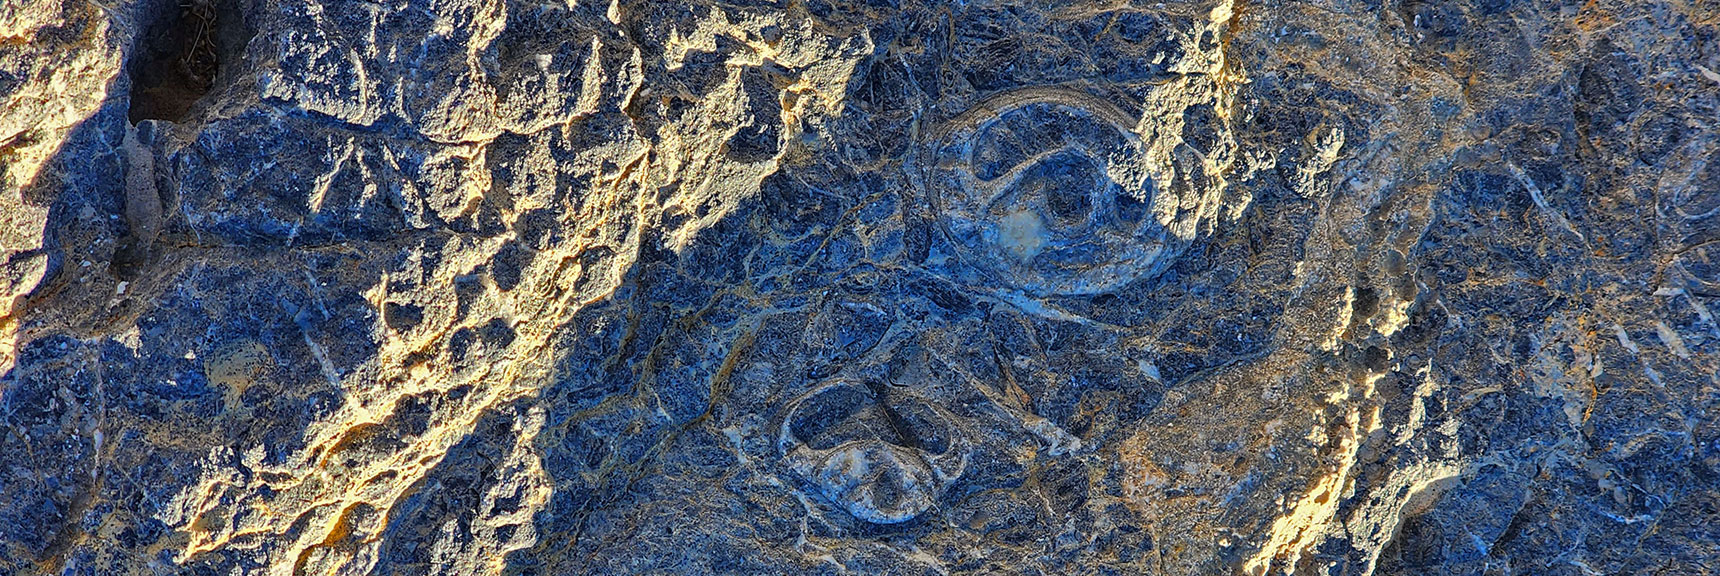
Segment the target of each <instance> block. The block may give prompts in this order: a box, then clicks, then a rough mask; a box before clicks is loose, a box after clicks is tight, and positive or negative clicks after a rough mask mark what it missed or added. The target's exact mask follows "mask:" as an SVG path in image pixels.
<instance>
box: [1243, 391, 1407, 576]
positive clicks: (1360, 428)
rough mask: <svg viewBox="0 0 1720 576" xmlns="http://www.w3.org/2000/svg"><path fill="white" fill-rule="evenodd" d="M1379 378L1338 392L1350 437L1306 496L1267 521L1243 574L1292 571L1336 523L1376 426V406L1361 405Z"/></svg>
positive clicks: (1260, 575)
mask: <svg viewBox="0 0 1720 576" xmlns="http://www.w3.org/2000/svg"><path fill="white" fill-rule="evenodd" d="M1383 376H1384V375H1383V374H1370V375H1368V376H1365V377H1363V378H1362V379H1361V388H1360V389H1359V390H1350V389H1347V390H1346V391H1345V392H1344V393H1342V394H1341V395H1342V396H1344V397H1347V398H1349V399H1350V400H1351V401H1350V404H1351V408H1350V411H1349V413H1348V414H1347V415H1346V416H1345V424H1346V425H1347V426H1348V429H1349V430H1350V434H1346V435H1343V436H1342V437H1340V438H1338V446H1337V450H1336V454H1335V455H1334V456H1333V457H1332V461H1333V463H1332V464H1331V466H1330V468H1328V470H1329V471H1328V472H1327V473H1326V474H1325V475H1323V476H1320V477H1319V478H1317V479H1315V480H1314V482H1313V483H1312V486H1311V487H1310V488H1309V489H1308V492H1307V493H1306V494H1305V495H1303V496H1302V498H1301V499H1300V500H1298V501H1297V502H1296V504H1295V505H1294V506H1292V507H1291V508H1290V510H1289V511H1288V512H1287V513H1285V514H1284V515H1282V516H1279V517H1278V519H1277V520H1274V521H1273V522H1272V533H1271V534H1272V535H1271V537H1269V538H1268V539H1267V541H1266V544H1265V545H1263V546H1262V547H1261V548H1260V552H1258V553H1256V554H1255V555H1254V556H1252V557H1250V558H1249V559H1248V561H1247V562H1244V563H1243V572H1244V573H1246V574H1249V575H1250V576H1264V575H1266V574H1269V573H1271V572H1272V569H1273V568H1274V567H1277V568H1280V569H1281V573H1284V574H1290V573H1293V572H1294V571H1295V569H1296V565H1297V562H1299V561H1300V560H1301V557H1302V554H1303V553H1304V552H1306V551H1307V550H1308V549H1309V548H1310V547H1312V546H1314V545H1315V544H1318V543H1320V541H1322V540H1324V539H1325V536H1326V533H1327V530H1328V529H1329V528H1330V527H1331V526H1332V524H1333V523H1334V522H1335V520H1336V516H1337V513H1338V504H1339V502H1340V501H1342V499H1343V498H1344V497H1345V495H1346V492H1348V491H1349V490H1350V488H1351V485H1352V483H1353V480H1354V477H1353V475H1352V474H1353V472H1354V470H1355V467H1356V455H1357V453H1358V452H1359V451H1360V448H1361V444H1362V441H1363V440H1365V439H1366V438H1367V437H1368V436H1369V435H1370V434H1373V432H1374V431H1375V430H1378V429H1379V427H1380V409H1379V407H1378V406H1373V407H1364V404H1365V403H1364V402H1363V401H1365V400H1367V399H1370V398H1372V397H1373V396H1374V390H1375V387H1374V384H1375V383H1376V382H1378V381H1379V379H1380V378H1382V377H1383ZM1346 388H1349V387H1348V386H1346Z"/></svg>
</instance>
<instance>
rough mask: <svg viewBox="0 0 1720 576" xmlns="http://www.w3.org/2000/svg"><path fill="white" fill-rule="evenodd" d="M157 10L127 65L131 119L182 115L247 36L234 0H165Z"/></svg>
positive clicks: (204, 91)
mask: <svg viewBox="0 0 1720 576" xmlns="http://www.w3.org/2000/svg"><path fill="white" fill-rule="evenodd" d="M153 12H154V14H151V15H150V16H149V17H150V18H152V21H151V23H150V24H148V25H146V26H145V28H144V32H143V33H142V34H141V35H139V37H138V41H137V47H136V51H135V52H134V53H133V54H132V58H131V62H130V63H129V66H128V70H127V73H128V74H129V75H130V77H131V81H132V86H131V108H130V111H129V113H128V116H129V117H130V118H131V122H132V123H133V124H135V123H137V122H140V121H143V120H169V121H174V122H178V121H180V120H182V119H184V118H185V116H186V114H187V113H189V112H190V111H191V107H192V105H194V104H196V103H197V101H198V100H200V99H202V98H203V95H205V94H208V93H209V90H210V88H212V87H214V85H215V81H216V78H217V76H218V75H219V74H220V73H221V71H222V68H223V65H224V63H226V64H231V58H227V57H226V55H228V54H232V53H236V52H238V51H239V49H241V48H242V47H243V42H244V41H245V39H244V38H242V37H241V36H240V30H241V29H242V28H243V23H242V20H243V18H242V17H241V15H240V14H239V12H238V7H237V3H236V0H165V1H162V2H160V3H159V4H158V6H157V7H156V8H155V9H154V10H153Z"/></svg>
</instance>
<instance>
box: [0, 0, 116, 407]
mask: <svg viewBox="0 0 1720 576" xmlns="http://www.w3.org/2000/svg"><path fill="white" fill-rule="evenodd" d="M61 8H62V6H61V5H60V4H59V3H57V2H25V3H22V4H18V3H13V2H6V3H5V5H4V6H0V45H19V46H31V45H32V44H33V43H35V42H37V39H36V33H37V31H39V30H42V29H45V28H52V27H61V26H71V25H72V23H70V22H68V21H67V19H68V17H75V16H76V15H77V13H78V12H93V11H94V10H96V7H95V5H94V4H93V3H92V4H76V3H73V4H68V5H67V6H65V7H64V8H65V9H66V12H64V13H62V11H61ZM85 16H88V17H89V21H90V22H91V24H90V25H89V27H88V28H86V29H84V30H83V31H82V32H83V37H81V38H79V39H78V40H77V42H78V45H77V46H66V47H65V50H64V53H63V54H60V55H56V57H55V60H57V62H56V63H55V65H52V66H46V67H45V68H44V70H45V71H46V72H47V74H48V77H47V80H46V81H44V82H24V83H22V84H21V85H20V86H19V87H18V88H17V89H16V91H14V92H12V93H11V94H8V95H6V96H5V98H4V99H3V100H0V262H4V261H6V260H7V259H9V258H11V257H12V256H13V255H14V254H16V253H19V252H24V251H28V250H35V249H39V248H41V247H42V243H41V240H42V234H43V233H44V232H45V230H44V226H45V225H46V223H47V221H48V206H47V205H46V204H38V203H35V202H30V201H27V200H25V198H24V191H25V190H27V189H28V188H29V187H30V186H31V185H33V184H34V183H35V182H36V180H37V179H38V177H39V176H40V175H41V174H40V171H41V169H42V166H43V165H44V164H46V163H47V161H48V160H49V159H50V158H52V157H53V156H54V155H55V154H57V153H59V151H60V144H61V142H62V141H63V139H64V138H65V137H66V136H67V135H68V134H69V133H70V132H71V131H72V129H73V128H75V127H76V126H78V125H79V124H80V123H82V122H83V121H84V120H85V119H86V118H89V116H90V115H91V114H93V113H95V111H96V109H97V108H99V107H100V106H101V104H102V102H104V101H106V100H107V97H108V86H109V85H110V84H111V83H112V82H113V80H114V78H115V77H116V76H118V74H119V72H120V53H119V51H118V47H119V45H120V44H122V43H121V42H115V41H110V40H109V37H110V36H111V35H113V34H115V33H116V32H118V31H116V30H114V29H113V28H112V27H111V26H110V25H109V20H108V19H106V18H101V17H96V16H93V15H88V14H85ZM67 56H69V58H68V57H67ZM21 260H22V261H21V262H18V264H19V265H22V269H21V270H17V272H21V273H22V274H21V277H20V278H17V279H15V280H14V281H11V282H8V281H6V280H0V374H5V373H7V372H10V371H11V370H12V366H13V363H14V362H15V361H16V359H17V358H16V354H17V348H18V341H19V334H18V330H19V329H20V326H19V321H20V318H19V317H18V316H19V314H21V312H22V311H21V310H20V309H19V308H20V306H22V305H23V299H24V295H25V294H28V293H29V292H31V291H32V290H34V289H35V288H36V285H37V284H38V283H40V282H41V281H42V279H43V274H44V273H45V272H46V271H47V267H46V260H45V259H44V258H33V259H21Z"/></svg>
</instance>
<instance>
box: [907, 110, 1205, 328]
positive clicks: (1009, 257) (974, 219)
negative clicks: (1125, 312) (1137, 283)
mask: <svg viewBox="0 0 1720 576" xmlns="http://www.w3.org/2000/svg"><path fill="white" fill-rule="evenodd" d="M1128 121H1129V117H1128V115H1127V114H1125V113H1123V112H1122V111H1121V110H1118V109H1117V108H1116V107H1115V106H1113V105H1111V104H1109V103H1108V102H1104V101H1102V100H1099V99H1097V98H1095V97H1093V96H1091V95H1089V94H1086V93H1082V92H1076V91H1074V90H1069V89H1056V88H1031V89H1022V90H1017V91H1012V92H1008V93H1004V94H1001V95H998V96H993V97H992V98H989V99H987V100H986V101H985V102H982V103H981V104H979V105H977V106H975V107H974V109H973V110H970V111H968V112H967V113H964V114H962V115H960V116H958V117H956V118H955V119H953V120H951V121H950V122H949V123H948V124H947V125H946V126H944V127H943V128H941V129H939V130H937V131H935V132H934V134H933V140H932V142H931V147H930V152H931V155H932V158H931V162H929V165H928V182H927V189H928V191H929V192H930V198H931V200H932V202H933V203H934V205H935V207H936V208H937V209H938V213H939V220H940V223H941V225H942V226H943V229H944V231H945V233H947V234H948V235H949V237H950V239H951V241H952V242H953V243H954V244H955V245H956V246H957V247H958V248H959V250H960V252H961V255H962V258H963V259H964V260H965V261H967V262H968V263H969V264H970V265H974V266H978V267H980V268H981V269H983V270H985V271H987V272H988V273H990V274H991V275H993V276H995V277H996V278H997V279H998V280H1001V281H1002V282H1003V283H1004V284H1006V285H1008V286H1010V287H1012V288H1015V289H1018V290H1022V291H1024V292H1027V293H1030V294H1034V295H1038V296H1049V295H1070V294H1093V293H1098V292H1104V291H1107V290H1112V289H1115V288H1117V287H1120V286H1122V285H1124V284H1127V283H1128V282H1130V281H1133V280H1135V279H1138V278H1142V277H1147V276H1152V275H1154V274H1157V273H1158V272H1159V271H1161V270H1162V269H1163V267H1164V265H1165V264H1166V262H1167V261H1168V260H1169V258H1168V257H1169V256H1170V255H1172V253H1173V252H1174V251H1175V250H1176V249H1177V247H1178V246H1177V243H1176V242H1175V239H1176V238H1175V236H1174V235H1171V234H1169V233H1168V232H1167V229H1166V227H1165V226H1164V225H1163V224H1161V223H1160V222H1159V220H1158V219H1157V218H1155V215H1154V209H1153V204H1154V203H1155V202H1158V201H1168V200H1167V199H1166V198H1163V197H1161V195H1160V194H1159V193H1158V190H1157V187H1156V186H1155V185H1154V182H1153V180H1152V179H1151V178H1150V177H1149V176H1148V175H1147V173H1148V172H1147V170H1146V169H1144V167H1143V165H1142V161H1141V157H1142V154H1141V148H1142V146H1141V140H1140V138H1139V137H1138V136H1136V135H1135V134H1134V133H1133V132H1132V131H1130V130H1129V129H1127V128H1126V127H1125V126H1127V125H1128V124H1127V122H1128Z"/></svg>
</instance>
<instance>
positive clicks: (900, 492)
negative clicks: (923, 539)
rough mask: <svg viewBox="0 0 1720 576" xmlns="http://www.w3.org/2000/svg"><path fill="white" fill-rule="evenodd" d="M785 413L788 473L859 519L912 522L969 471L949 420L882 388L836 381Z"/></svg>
mask: <svg viewBox="0 0 1720 576" xmlns="http://www.w3.org/2000/svg"><path fill="white" fill-rule="evenodd" d="M787 414H788V415H787V417H786V418H785V419H784V420H783V422H782V431H781V435H780V436H779V440H778V441H779V444H780V447H781V448H782V451H783V457H784V459H785V461H786V463H787V464H788V468H789V469H790V470H792V471H794V473H795V474H796V475H798V476H800V477H801V478H802V479H804V480H805V481H807V482H808V483H811V484H812V485H814V486H817V487H818V491H819V492H820V493H822V494H823V495H824V497H825V498H828V499H829V500H830V501H831V502H832V503H834V504H836V505H837V506H839V507H841V508H842V509H843V510H845V511H847V512H848V513H849V514H850V515H853V516H854V517H855V518H858V519H860V520H865V521H867V522H871V523H874V524H896V523H900V522H906V521H908V520H912V519H913V518H915V517H917V516H919V515H920V514H921V513H923V512H925V511H926V510H928V509H930V508H931V507H932V505H933V504H935V503H936V501H937V498H938V496H939V495H940V494H942V493H943V490H944V488H945V487H947V486H949V485H950V484H951V483H953V482H954V481H955V480H956V479H957V478H959V477H960V476H961V474H962V471H963V469H964V468H965V467H966V454H967V450H966V446H965V445H963V444H962V443H961V441H960V440H959V438H957V437H956V436H955V435H954V434H955V428H954V427H953V426H952V425H951V423H950V420H949V418H948V416H946V415H945V414H944V413H943V412H942V411H940V410H938V409H937V408H935V407H933V406H932V405H931V404H929V403H926V402H924V401H922V400H920V399H918V398H913V397H908V396H906V395H903V394H901V393H889V392H886V391H884V390H883V385H881V384H880V385H874V386H868V385H866V384H863V383H860V382H855V381H851V380H838V381H835V382H831V383H828V384H825V385H822V386H819V387H817V388H815V389H813V390H812V391H810V392H808V393H806V394H805V395H803V396H801V397H800V398H798V399H796V400H795V401H794V402H793V403H792V404H790V406H789V408H788V412H787Z"/></svg>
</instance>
